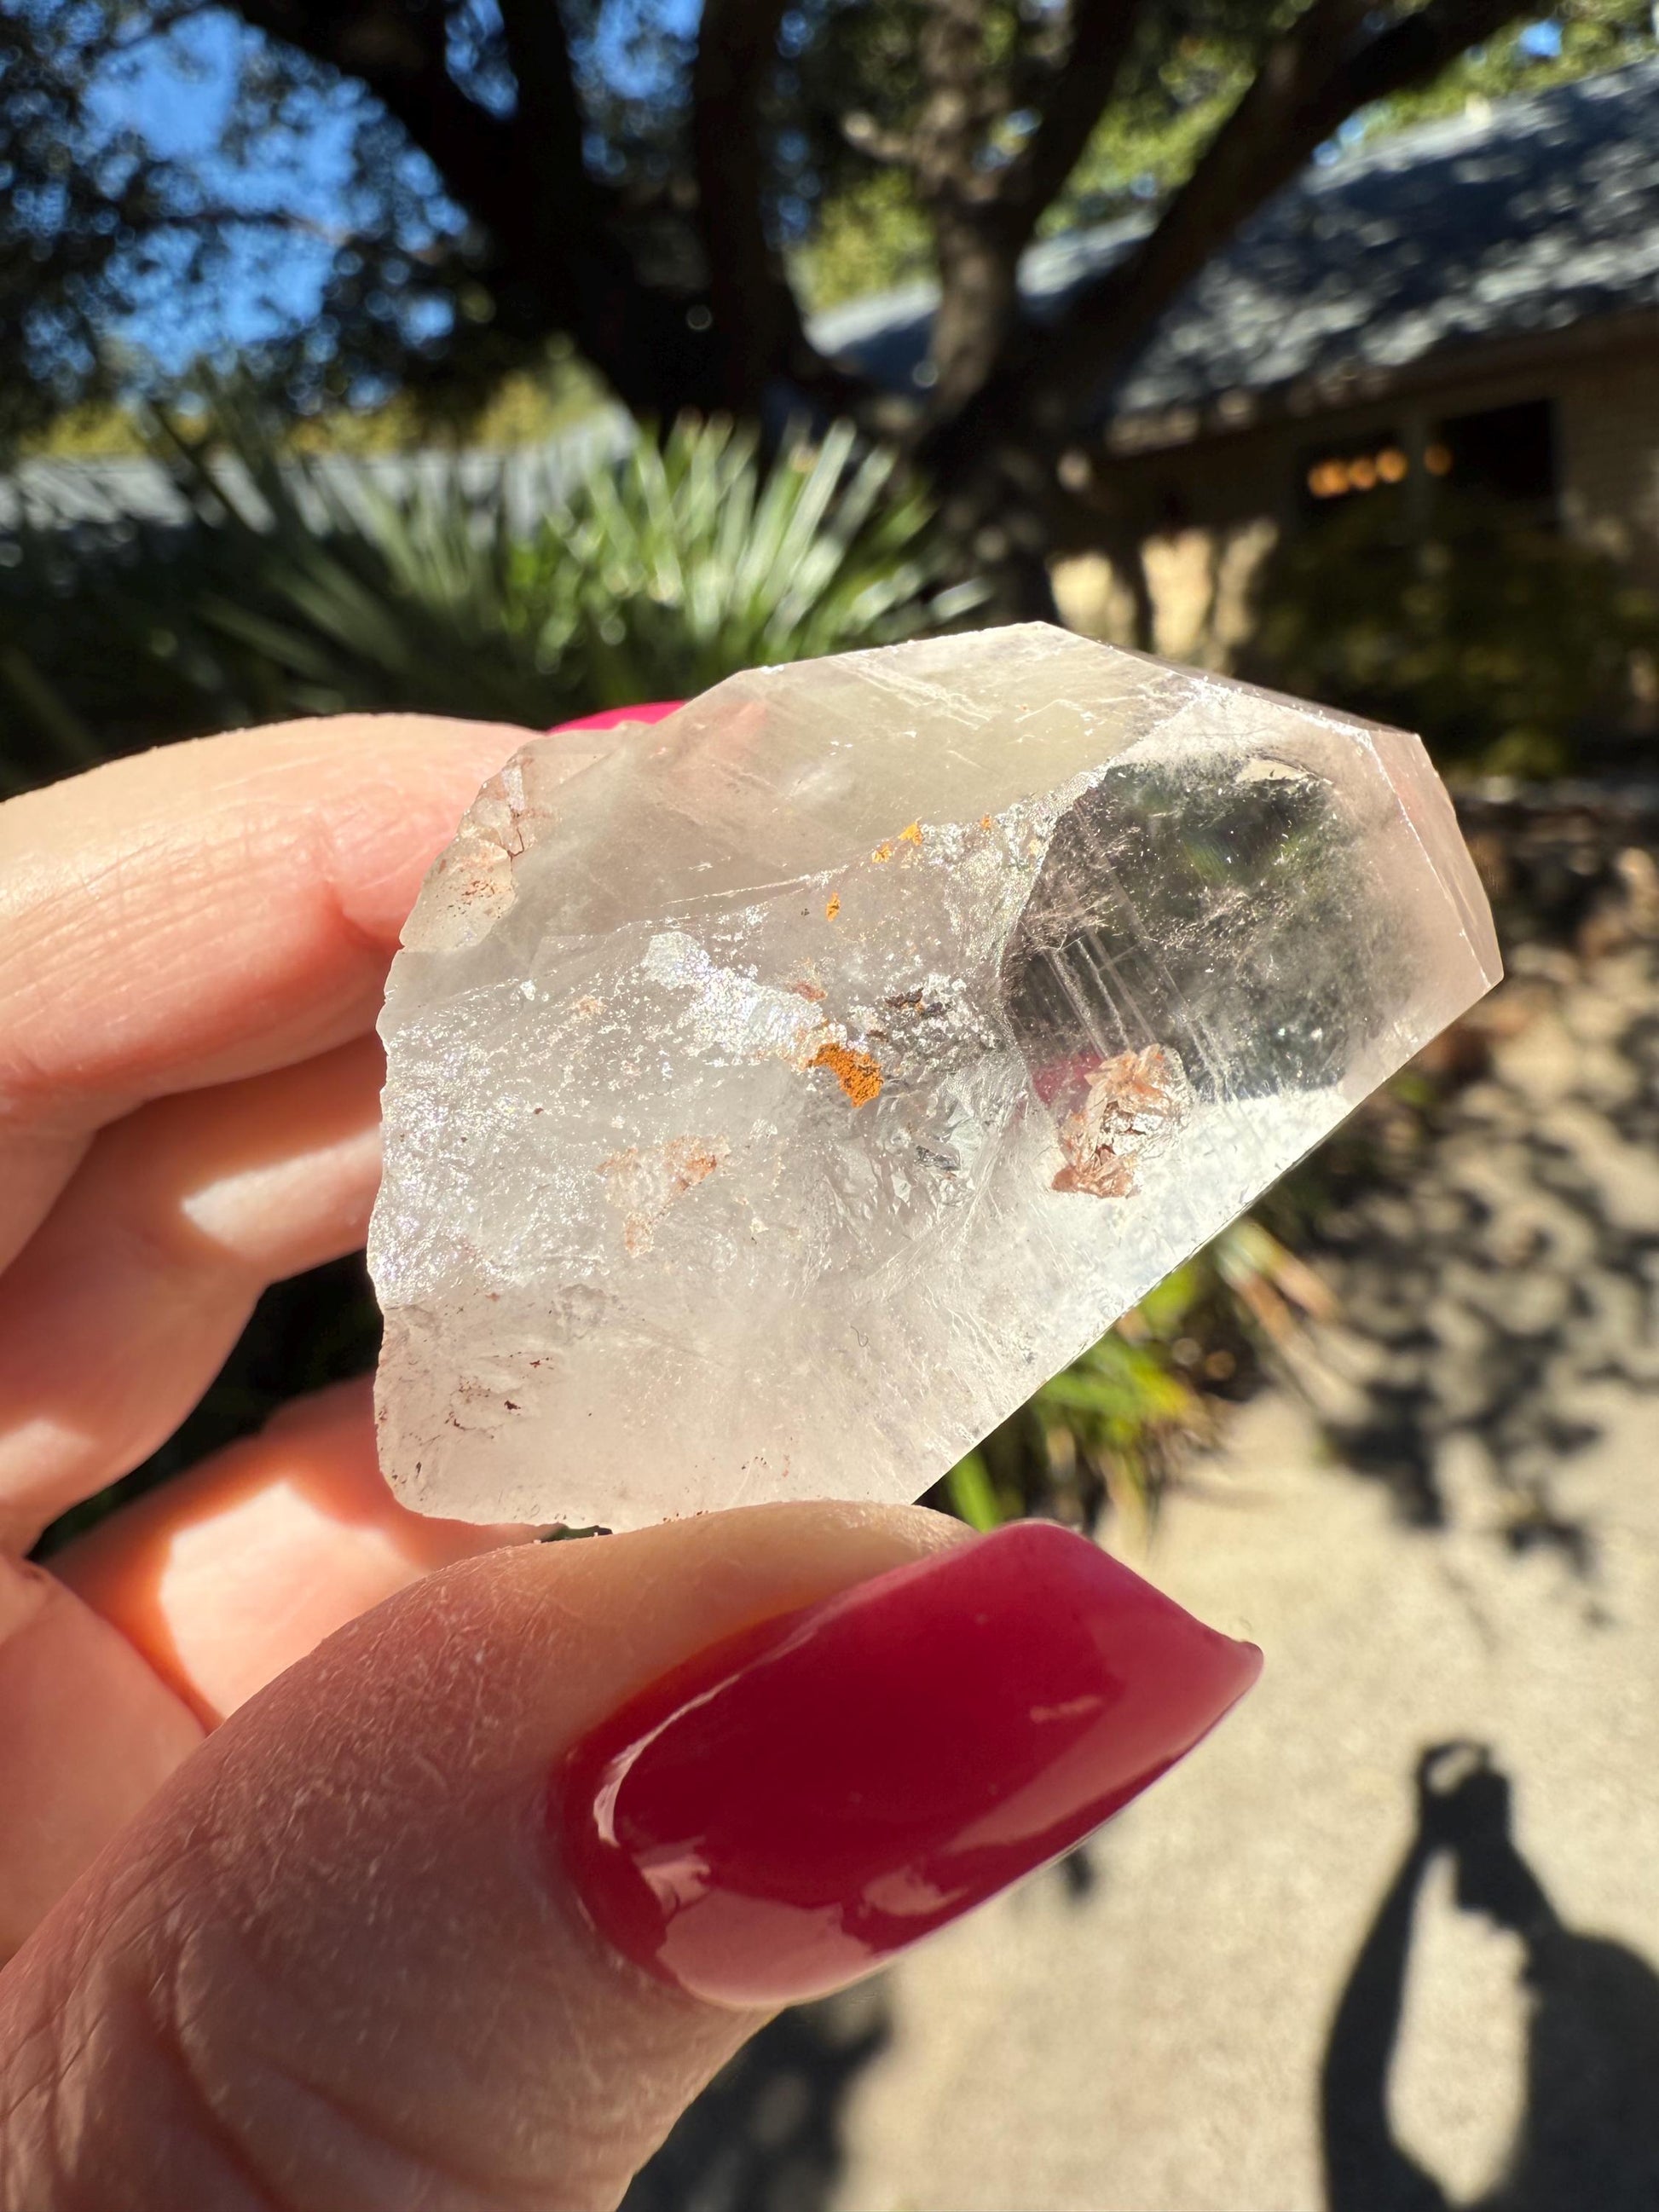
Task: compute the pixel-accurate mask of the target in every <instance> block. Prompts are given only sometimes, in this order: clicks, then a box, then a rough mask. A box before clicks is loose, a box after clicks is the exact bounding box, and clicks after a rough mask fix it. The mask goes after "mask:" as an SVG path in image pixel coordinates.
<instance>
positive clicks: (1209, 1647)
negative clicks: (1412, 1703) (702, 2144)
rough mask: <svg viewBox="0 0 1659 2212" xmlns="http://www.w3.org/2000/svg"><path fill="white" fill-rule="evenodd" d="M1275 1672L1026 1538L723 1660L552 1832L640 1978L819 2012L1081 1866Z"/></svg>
mask: <svg viewBox="0 0 1659 2212" xmlns="http://www.w3.org/2000/svg"><path fill="white" fill-rule="evenodd" d="M1260 1671H1261V1653H1260V1652H1259V1651H1258V1650H1256V1648H1255V1645H1254V1644H1236V1643H1234V1642H1233V1641H1232V1640H1231V1638H1228V1637H1225V1636H1220V1635H1218V1634H1217V1633H1216V1632H1215V1631H1214V1630H1213V1629H1209V1628H1206V1627H1205V1626H1203V1624H1202V1623H1201V1622H1200V1621H1197V1620H1194V1618H1193V1617H1192V1615H1191V1614H1190V1613H1184V1612H1182V1609H1181V1607H1179V1606H1177V1605H1176V1604H1174V1603H1172V1602H1171V1601H1170V1600H1169V1599H1168V1598H1165V1597H1164V1596H1161V1595H1159V1593H1158V1591H1157V1590H1155V1589H1152V1586H1151V1585H1150V1584H1149V1583H1145V1582H1143V1581H1142V1580H1141V1579H1140V1577H1139V1576H1138V1575H1135V1574H1133V1573H1131V1572H1130V1571H1129V1570H1128V1568H1127V1567H1125V1566H1122V1565H1119V1563H1118V1562H1117V1561H1116V1560H1115V1559H1110V1558H1109V1557H1108V1555H1107V1554H1106V1553H1103V1552H1102V1551H1100V1550H1098V1549H1097V1547H1095V1546H1094V1545H1092V1544H1091V1543H1088V1542H1086V1541H1085V1540H1084V1539H1083V1538H1082V1537H1080V1536H1074V1535H1071V1534H1067V1533H1066V1530H1064V1529H1062V1528H1056V1527H1054V1525H1053V1524H1052V1523H1048V1522H1022V1523H1019V1524H1017V1525H1016V1526H1014V1527H1012V1528H1004V1529H1000V1530H999V1531H998V1532H997V1533H996V1534H994V1535H990V1536H984V1537H981V1538H979V1539H977V1540H976V1541H971V1542H968V1543H964V1544H962V1545H959V1546H957V1547H954V1548H952V1549H951V1550H950V1551H947V1552H943V1553H935V1554H934V1555H933V1557H932V1558H930V1559H924V1560H922V1561H921V1562H919V1563H918V1564H917V1565H914V1566H908V1567H901V1568H899V1569H897V1570H896V1571H895V1572H893V1573H891V1574H887V1575H882V1576H880V1577H878V1578H877V1579H876V1580H874V1581H872V1582H867V1583H859V1584H856V1585H855V1586H854V1588H853V1589H849V1590H846V1591H844V1592H842V1594H841V1595H838V1596H836V1597H834V1598H831V1599H829V1600H828V1601H826V1602H825V1603H823V1604H821V1605H817V1606H813V1607H809V1608H808V1609H807V1610H806V1611H805V1612H800V1613H791V1614H788V1615H787V1616H785V1617H784V1618H783V1619H781V1620H769V1621H763V1622H762V1623H761V1624H759V1626H757V1627H754V1628H752V1629H750V1630H748V1631H747V1632H745V1633H744V1634H743V1635H741V1636H738V1637H736V1638H732V1639H731V1640H730V1641H729V1642H726V1643H725V1644H720V1645H718V1646H716V1647H715V1648H714V1650H709V1651H705V1652H702V1653H699V1654H698V1656H697V1657H696V1659H694V1660H692V1661H690V1662H688V1663H687V1664H686V1665H684V1666H683V1667H681V1668H678V1669H676V1671H675V1672H674V1673H672V1674H668V1675H666V1676H665V1677H664V1678H663V1679H662V1680H659V1681H657V1682H654V1683H653V1684H652V1686H650V1688H649V1689H647V1690H646V1691H644V1692H642V1693H641V1695H640V1696H638V1697H636V1698H635V1699H633V1700H632V1701H631V1702H630V1703H629V1705H626V1706H624V1707H623V1710H622V1711H619V1712H617V1713H616V1714H614V1715H613V1716H612V1717H611V1719H610V1720H609V1721H607V1722H606V1723H604V1724H603V1725H602V1726H601V1727H600V1728H599V1729H597V1730H595V1732H594V1733H593V1734H592V1735H591V1736H590V1737H588V1738H587V1739H586V1741H584V1742H583V1743H582V1744H581V1745H580V1746H579V1747H578V1748H577V1749H576V1751H575V1752H574V1753H573V1754H572V1755H571V1756H570V1758H569V1759H567V1760H566V1761H564V1762H563V1763H562V1766H561V1768H560V1769H559V1771H557V1772H556V1775H555V1777H554V1780H553V1786H552V1791H551V1795H550V1802H549V1813H550V1820H552V1822H553V1824H554V1826H555V1831H556V1834H557V1836H558V1838H559V1841H560V1844H561V1845H562V1850H563V1853H564V1856H565V1861H566V1864H567V1866H568V1869H569V1870H570V1872H571V1875H572V1876H573V1878H574V1881H575V1884H576V1887H577V1890H578V1892H579V1893H580V1896H581V1898H582V1900H583V1902H584V1904H585V1905H586V1908H587V1910H588V1911H589V1913H590V1914H591V1915H592V1918H593V1920H594V1922H595V1923H596V1924H597V1926H598V1927H599V1929H600V1931H601V1932H602V1933H603V1934H604V1935H605V1936H608V1937H609V1938H610V1940H611V1942H613V1943H614V1944H615V1945H616V1946H617V1948H618V1949H619V1950H621V1951H623V1952H624V1953H626V1954H627V1955H628V1956H629V1957H630V1958H632V1959H634V1960H637V1961H638V1962H639V1963H640V1964H641V1966H648V1967H650V1968H651V1969H652V1970H653V1971H654V1972H657V1973H659V1974H660V1975H662V1976H663V1977H664V1978H665V1979H667V1980H670V1981H672V1982H677V1983H678V1984H680V1986H681V1987H682V1988H684V1989H685V1990H690V1992H691V1993H692V1994H693V1995H694V1996H699V1997H703V1998H707V1999H709V2000H711V2001H713V2002H716V2003H723V2004H732V2005H770V2004H785V2003H793V2002H797V2001H799V1999H801V1998H804V1997H810V1996H821V1995H823V1992H824V1991H826V1990H832V1989H838V1988H840V1987H842V1985H843V1984H845V1983H848V1982H850V1981H853V1980H854V1979H856V1978H857V1977H858V1976H859V1975H860V1974H863V1973H866V1972H868V1971H869V1970H870V1969H871V1968H872V1967H873V1966H878V1965H879V1964H880V1963H881V1961H882V1960H884V1959H886V1958H889V1957H890V1955H891V1954H893V1953H894V1952H895V1951H897V1950H901V1949H902V1948H903V1947H904V1946H905V1945H906V1944H908V1943H913V1942H915V1941H916V1939H917V1938H918V1937H919V1936H925V1935H927V1933H928V1932H929V1931H930V1930H931V1929H935V1928H938V1927H939V1926H940V1925H941V1924H942V1923H944V1922H945V1921H947V1920H952V1919H954V1918H955V1917H956V1916H957V1914H958V1913H960V1912H965V1911H967V1910H968V1909H969V1907H970V1906H972V1905H977V1904H979V1903H980V1902H981V1900H982V1899H985V1898H987V1897H989V1896H990V1895H991V1894H992V1893H994V1891H996V1890H999V1889H1002V1888H1004V1887H1006V1886H1007V1884H1008V1883H1010V1882H1012V1881H1016V1880H1018V1877H1019V1876H1020V1875H1024V1874H1028V1873H1029V1872H1030V1870H1031V1869H1033V1868H1035V1867H1039V1866H1042V1865H1043V1864H1045V1863H1047V1862H1048V1860H1050V1859H1053V1858H1054V1857H1058V1856H1059V1855H1060V1853H1062V1852H1064V1851H1066V1850H1070V1849H1071V1848H1072V1846H1073V1844H1076V1843H1077V1842H1078V1841H1079V1839H1080V1838H1082V1837H1084V1836H1085V1835H1087V1834H1088V1832H1089V1831H1090V1830H1091V1828H1094V1827H1096V1826H1098V1825H1099V1823H1100V1822H1101V1821H1102V1820H1105V1819H1107V1818H1108V1816H1109V1814H1113V1813H1115V1812H1116V1811H1117V1810H1118V1809H1119V1808H1120V1807H1121V1806H1122V1805H1124V1804H1126V1803H1127V1802H1128V1800H1129V1799H1130V1798H1131V1797H1133V1796H1135V1794H1136V1793H1137V1791H1139V1790H1144V1789H1145V1788H1146V1785H1147V1784H1148V1783H1149V1782H1152V1781H1154V1780H1155V1779H1156V1778H1158V1775H1160V1774H1162V1773H1163V1772H1164V1771H1165V1769H1166V1768H1168V1767H1169V1766H1170V1765H1173V1764H1174V1762H1175V1761H1176V1759H1179V1758H1180V1757H1181V1756H1182V1753H1184V1752H1187V1751H1189V1750H1190V1749H1191V1748H1192V1747H1193V1746H1194V1744H1195V1743H1196V1742H1197V1741H1198V1740H1199V1738H1200V1736H1202V1735H1205V1734H1206V1732H1207V1731H1208V1730H1209V1729H1212V1727H1213V1726H1214V1725H1215V1723H1216V1722H1217V1721H1218V1720H1219V1719H1220V1717H1221V1716H1222V1715H1223V1714H1224V1713H1225V1711H1227V1709H1228V1707H1229V1706H1230V1705H1232V1704H1233V1703H1234V1702H1235V1701H1236V1700H1237V1699H1238V1698H1240V1697H1242V1696H1243V1693H1244V1692H1245V1691H1246V1690H1247V1689H1248V1688H1249V1686H1250V1684H1251V1683H1252V1682H1253V1681H1254V1680H1255V1678H1256V1675H1257V1674H1259V1673H1260Z"/></svg>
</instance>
